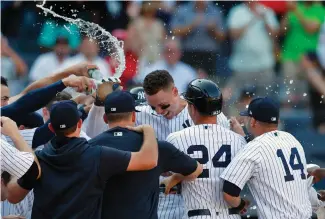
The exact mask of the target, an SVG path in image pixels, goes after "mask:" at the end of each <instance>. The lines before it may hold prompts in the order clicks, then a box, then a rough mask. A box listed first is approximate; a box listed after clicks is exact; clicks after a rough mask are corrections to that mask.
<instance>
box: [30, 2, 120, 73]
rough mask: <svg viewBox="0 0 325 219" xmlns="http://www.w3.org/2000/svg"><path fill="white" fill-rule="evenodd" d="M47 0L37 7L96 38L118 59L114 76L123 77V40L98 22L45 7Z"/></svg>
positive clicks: (100, 44) (91, 37)
mask: <svg viewBox="0 0 325 219" xmlns="http://www.w3.org/2000/svg"><path fill="white" fill-rule="evenodd" d="M45 2H46V1H45V0H44V1H43V3H42V4H41V5H36V7H38V8H40V9H42V10H43V11H44V13H45V15H47V13H49V14H51V15H53V16H54V17H58V18H61V19H63V20H65V21H67V22H69V23H72V24H75V25H77V26H78V27H79V29H80V31H81V32H82V33H84V34H86V35H87V37H89V38H90V39H94V40H96V41H97V42H98V43H99V46H100V47H101V48H104V49H106V50H107V52H108V54H110V55H111V56H112V57H114V58H115V59H116V60H117V61H118V67H117V68H116V69H115V75H114V77H117V78H119V77H121V75H122V73H123V71H124V69H125V56H124V51H123V41H118V40H117V39H116V38H115V37H114V36H112V35H111V34H110V33H109V32H108V31H106V30H105V29H104V28H102V27H101V26H99V25H98V24H95V23H91V22H88V21H84V20H82V19H80V18H77V19H73V18H68V17H65V16H62V15H59V14H57V13H55V12H54V11H52V9H51V8H50V9H49V8H46V7H44V5H45Z"/></svg>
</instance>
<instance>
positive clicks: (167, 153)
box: [158, 141, 197, 176]
mask: <svg viewBox="0 0 325 219" xmlns="http://www.w3.org/2000/svg"><path fill="white" fill-rule="evenodd" d="M158 144H159V149H160V150H159V152H161V153H160V156H159V159H161V163H162V166H163V172H168V171H171V172H174V173H180V174H182V175H184V176H187V175H190V174H191V173H193V172H194V171H195V170H196V168H197V162H196V160H194V159H193V158H191V157H190V156H188V155H186V154H184V153H183V152H181V151H180V150H178V149H177V148H176V147H175V146H174V145H172V144H171V143H169V142H167V141H160V142H158Z"/></svg>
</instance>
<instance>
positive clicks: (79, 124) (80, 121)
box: [77, 119, 82, 129]
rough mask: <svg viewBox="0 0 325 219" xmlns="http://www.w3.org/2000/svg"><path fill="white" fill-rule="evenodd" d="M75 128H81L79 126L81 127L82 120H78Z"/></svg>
mask: <svg viewBox="0 0 325 219" xmlns="http://www.w3.org/2000/svg"><path fill="white" fill-rule="evenodd" d="M77 126H78V128H79V129H80V128H81V126H82V119H79V122H78V124H77Z"/></svg>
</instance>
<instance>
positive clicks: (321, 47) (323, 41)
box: [317, 22, 325, 69]
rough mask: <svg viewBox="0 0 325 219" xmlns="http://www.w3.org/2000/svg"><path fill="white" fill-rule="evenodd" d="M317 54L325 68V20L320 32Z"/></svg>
mask: <svg viewBox="0 0 325 219" xmlns="http://www.w3.org/2000/svg"><path fill="white" fill-rule="evenodd" d="M317 55H318V60H319V62H320V64H321V66H322V67H323V69H325V22H324V23H323V26H322V29H321V32H320V34H319V40H318V46H317Z"/></svg>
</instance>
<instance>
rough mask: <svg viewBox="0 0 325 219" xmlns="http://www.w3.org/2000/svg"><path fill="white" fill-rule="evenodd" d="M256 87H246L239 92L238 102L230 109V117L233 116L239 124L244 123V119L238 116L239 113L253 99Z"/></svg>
mask: <svg viewBox="0 0 325 219" xmlns="http://www.w3.org/2000/svg"><path fill="white" fill-rule="evenodd" d="M255 93H256V87H254V86H246V87H244V88H243V89H242V90H241V94H240V96H239V99H238V101H236V103H235V104H232V105H231V107H230V112H229V115H230V116H235V117H236V118H237V120H238V122H239V123H241V124H242V123H244V117H242V116H240V115H239V113H240V112H242V111H244V110H246V109H247V107H248V105H249V103H250V102H251V101H252V100H253V99H254V98H255ZM234 106H235V107H234Z"/></svg>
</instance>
